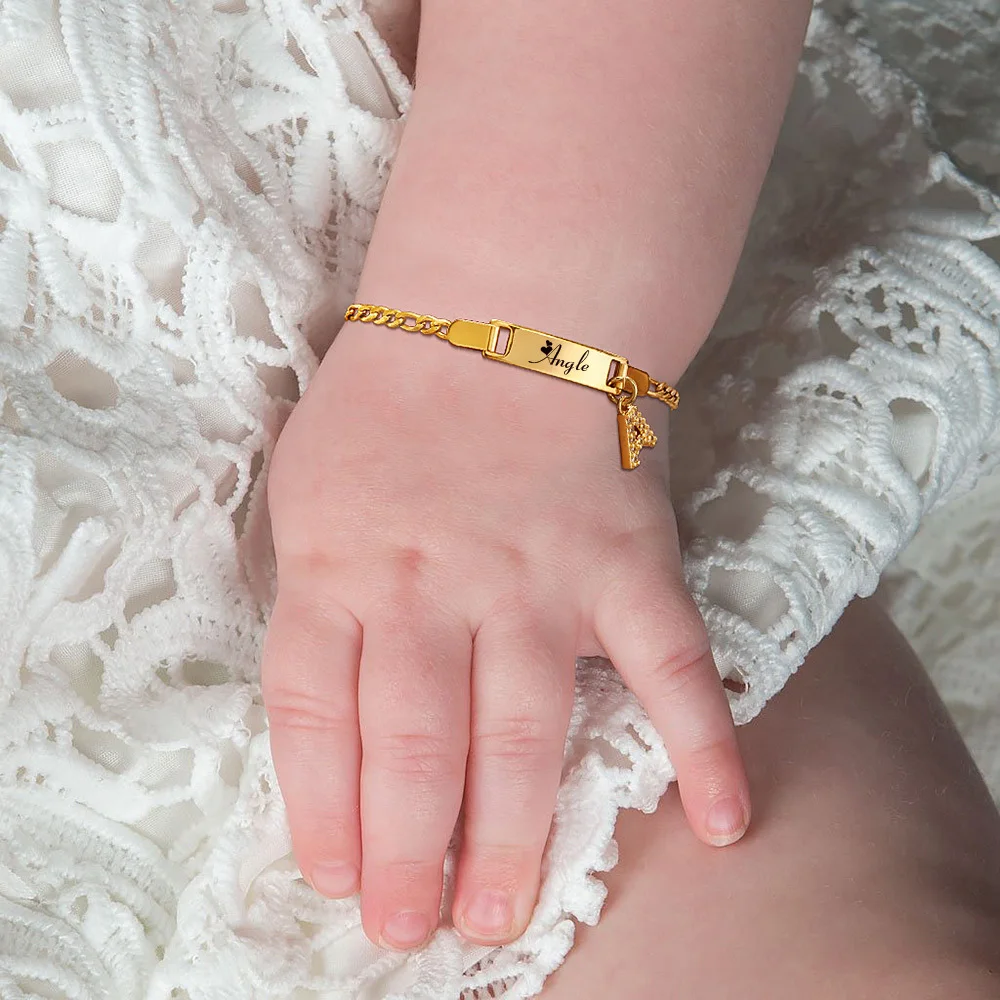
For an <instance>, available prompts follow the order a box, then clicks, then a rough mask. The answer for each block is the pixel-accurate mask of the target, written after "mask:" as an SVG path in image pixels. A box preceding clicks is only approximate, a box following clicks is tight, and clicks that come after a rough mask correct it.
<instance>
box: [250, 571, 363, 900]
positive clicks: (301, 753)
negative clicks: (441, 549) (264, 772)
mask: <svg viewBox="0 0 1000 1000" xmlns="http://www.w3.org/2000/svg"><path fill="white" fill-rule="evenodd" d="M360 654H361V626H360V625H359V624H358V622H357V620H356V619H355V618H354V616H353V615H352V614H351V613H350V612H349V611H348V610H347V609H346V608H344V607H342V606H341V605H340V604H338V603H337V602H335V601H328V602H323V601H321V600H319V599H318V598H317V596H316V595H315V594H312V595H310V596H309V597H308V598H306V597H304V596H302V595H299V594H296V592H295V591H293V590H291V589H285V590H282V591H280V593H279V595H278V599H277V602H276V604H275V606H274V611H273V613H272V615H271V622H270V625H269V626H268V631H267V636H266V639H265V642H264V657H263V662H262V665H261V679H262V687H263V696H264V707H265V708H266V710H267V715H268V722H269V726H270V738H271V753H272V756H273V758H274V768H275V772H276V773H277V776H278V783H279V785H280V787H281V794H282V797H283V798H284V800H285V806H286V809H287V811H288V823H289V826H290V828H291V832H292V844H293V847H294V851H295V857H296V860H297V861H298V863H299V867H300V868H301V870H302V873H303V875H305V877H306V878H307V879H308V880H309V882H310V883H311V884H312V886H313V888H315V889H316V890H317V891H318V892H321V893H323V895H326V896H334V897H340V896H348V895H350V894H351V893H353V892H357V890H358V887H359V884H360V875H361V818H360V809H359V800H358V784H359V773H360V768H361V742H360V736H359V732H358V711H357V677H358V660H359V657H360Z"/></svg>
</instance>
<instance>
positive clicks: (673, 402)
mask: <svg viewBox="0 0 1000 1000" xmlns="http://www.w3.org/2000/svg"><path fill="white" fill-rule="evenodd" d="M646 395H647V396H652V397H653V399H658V400H660V401H661V402H663V403H666V404H667V406H669V407H670V409H671V410H676V409H677V406H678V404H679V403H680V401H681V394H680V393H679V392H678V391H677V390H676V389H675V388H674V387H673V386H672V385H667V383H666V382H657V381H656V379H655V378H651V379H650V380H649V389H648V390H647V391H646Z"/></svg>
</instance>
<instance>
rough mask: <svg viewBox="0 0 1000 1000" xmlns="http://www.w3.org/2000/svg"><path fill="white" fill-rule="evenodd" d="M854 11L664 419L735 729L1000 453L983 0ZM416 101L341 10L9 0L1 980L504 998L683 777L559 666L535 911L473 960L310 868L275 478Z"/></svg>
mask: <svg viewBox="0 0 1000 1000" xmlns="http://www.w3.org/2000/svg"><path fill="white" fill-rule="evenodd" d="M866 7H867V5H863V6H862V8H861V14H860V16H856V14H855V13H854V12H852V11H851V10H849V9H848V8H847V7H846V6H844V5H843V4H842V3H839V2H838V3H830V4H827V5H824V6H821V7H820V9H818V10H817V12H816V14H815V16H814V19H813V22H812V25H811V28H810V35H809V40H808V45H807V48H806V51H805V54H804V58H803V61H802V66H801V72H800V74H799V79H798V86H797V90H796V94H795V97H794V99H793V102H792V107H791V110H790V112H789V116H788V121H787V125H786V128H785V130H784V133H783V137H782V141H781V145H780V148H779V151H778V154H777V156H776V160H775V164H774V167H773V170H772V172H771V175H770V178H769V181H768V185H767V188H766V191H765V193H764V196H763V199H762V203H761V208H760V211H759V213H758V217H757V220H756V222H755V225H754V228H753V231H752V233H751V237H750V242H749V245H748V248H747V252H746V254H745V256H744V261H743V265H742V267H741V270H740V273H739V275H738V277H737V281H736V284H735V286H734V290H733V294H732V296H731V298H730V302H729V303H728V305H727V309H726V311H725V313H724V315H723V317H722V319H721V320H720V323H719V325H718V329H717V331H716V333H715V334H714V335H713V339H712V341H710V343H709V345H708V346H707V347H706V349H705V351H703V353H702V355H701V356H700V357H699V359H698V361H697V363H696V365H695V366H694V368H693V370H692V371H691V373H690V374H689V376H688V378H687V380H686V382H687V384H686V386H685V387H683V388H685V389H686V390H687V391H686V392H685V399H686V400H687V402H686V404H685V407H684V408H682V409H681V410H680V411H679V412H678V414H677V415H676V419H675V421H674V429H673V431H672V434H671V438H672V451H673V457H674V459H675V470H674V484H673V488H674V490H675V494H676V501H677V506H678V509H679V511H680V512H681V521H682V530H683V531H684V535H685V548H686V566H687V571H688V579H689V583H690V585H691V587H692V589H693V592H694V593H695V594H696V596H697V597H698V599H699V601H700V602H701V606H702V608H703V611H704V613H705V616H706V620H707V622H708V624H709V628H710V630H711V633H712V635H713V638H714V641H715V644H716V652H717V654H718V658H719V662H720V664H721V665H722V666H723V668H724V669H725V670H727V671H736V670H739V671H741V672H742V674H743V675H744V676H745V678H746V680H747V681H748V682H749V689H748V690H747V691H746V692H745V693H744V694H740V695H736V694H734V695H733V708H734V712H735V714H736V717H737V719H738V720H739V721H740V722H745V721H747V720H749V719H750V718H752V717H753V716H754V715H755V714H756V713H757V712H758V711H759V710H760V709H761V707H762V706H763V705H764V703H765V701H766V700H767V699H768V698H769V697H770V696H771V695H773V694H774V693H775V692H776V691H778V690H779V689H780V688H781V686H782V685H783V684H784V683H785V681H786V680H787V679H788V677H789V675H790V674H791V673H792V672H793V671H794V670H795V669H796V667H797V666H798V665H799V664H800V663H801V662H802V660H803V658H804V656H805V654H806V653H807V652H808V650H809V649H810V648H811V647H812V646H813V645H815V643H816V642H817V641H818V640H819V639H820V637H821V636H822V635H824V634H825V633H826V632H827V631H828V630H829V628H830V627H831V626H832V624H833V623H834V621H835V620H836V618H837V617H838V615H839V614H840V613H841V611H842V610H843V608H844V606H845V605H846V603H847V602H848V601H849V600H850V599H851V598H852V597H853V596H854V595H855V594H858V593H870V592H871V591H873V590H874V588H875V586H876V583H877V582H878V579H879V575H880V573H881V572H882V570H883V569H884V568H885V567H886V566H887V565H888V564H889V562H890V561H891V560H892V559H894V558H895V557H896V556H897V555H898V554H899V553H900V551H901V550H902V549H903V547H904V545H905V543H906V542H907V540H908V539H909V538H910V536H911V535H912V534H913V532H914V531H915V530H916V528H917V526H918V525H919V523H920V521H921V519H922V518H923V517H924V515H925V514H927V513H928V512H929V511H930V510H931V509H932V508H935V507H937V506H939V505H940V504H941V503H942V502H943V501H944V500H946V499H948V498H951V497H956V496H958V495H960V494H962V493H963V492H965V491H967V490H968V489H969V488H970V487H971V486H972V485H973V484H974V483H975V482H976V480H977V478H978V477H979V476H980V474H981V473H982V472H983V471H985V470H986V469H987V468H988V467H989V466H990V465H991V464H992V463H994V462H995V460H996V455H997V445H998V443H1000V438H998V428H1000V343H998V341H1000V332H998V321H1000V268H998V266H997V265H996V263H995V261H994V260H993V259H991V257H990V254H991V253H992V254H993V255H994V256H1000V254H998V253H997V248H998V247H1000V242H998V241H1000V199H998V197H997V196H996V195H995V194H993V193H991V191H990V186H992V187H994V188H996V187H997V186H998V184H997V180H998V177H1000V125H998V123H1000V113H998V111H1000V108H998V96H997V95H1000V81H998V80H997V78H996V77H997V74H1000V29H998V27H997V24H998V19H997V17H996V7H995V3H994V2H993V0H979V6H976V4H975V3H973V2H963V3H958V2H957V0H954V2H952V4H951V5H950V6H948V8H947V9H945V7H944V6H943V5H942V9H941V10H940V11H937V12H934V10H933V8H931V7H927V8H926V9H925V8H924V7H923V6H922V4H921V0H905V2H904V0H892V2H887V0H878V3H876V2H875V0H871V8H872V9H871V11H868V10H866ZM904 13H905V14H906V20H905V23H906V24H907V26H908V28H907V31H906V32H905V34H904V33H901V30H900V29H899V28H898V27H897V24H902V23H904V22H903V19H902V14H904ZM970 25H971V26H973V27H975V31H970V30H969V26H970ZM886 59H889V60H892V59H898V61H899V62H900V63H901V64H902V65H905V66H906V67H907V70H908V72H912V73H914V74H916V75H917V76H918V77H919V82H920V84H921V85H922V86H923V87H924V89H925V92H926V93H927V94H928V95H929V102H925V100H924V98H923V97H922V94H921V91H920V90H918V88H917V86H916V85H915V84H914V83H913V82H911V80H910V79H909V78H908V77H907V76H904V75H903V74H902V73H901V72H899V71H898V70H896V69H893V68H892V66H891V65H890V63H888V62H886V61H885V60H886ZM941 66H946V67H947V69H948V72H946V73H945V72H943V71H942V72H941V80H940V81H938V79H937V75H936V74H937V73H938V71H939V69H940V67H941ZM991 73H992V74H993V77H994V78H993V80H992V82H991V80H990V74H991ZM937 84H939V86H937V89H935V86H936V85H937ZM410 94H411V90H410V84H409V83H408V81H407V79H406V77H405V76H404V75H403V74H402V73H401V72H400V70H399V68H398V65H397V63H396V62H395V61H394V59H393V56H392V53H391V51H390V50H389V47H388V45H387V44H386V42H385V41H384V40H383V39H382V37H381V36H380V35H379V34H378V33H377V32H376V30H375V28H374V26H373V24H372V22H371V20H370V18H369V17H368V15H367V13H366V12H365V11H364V10H363V9H362V7H361V6H360V0H225V2H218V3H215V4H212V3H210V2H208V0H183V2H181V0H144V2H142V3H135V2H129V0H102V2H100V3H94V2H92V0H60V2H59V3H58V5H57V4H56V3H55V0H0V560H2V565H0V620H2V623H3V629H2V630H0V706H2V708H0V996H2V997H3V998H4V1000H21V998H24V997H35V996H39V997H41V996H44V997H47V998H52V997H58V998H66V1000H69V998H72V1000H91V998H94V1000H96V998H113V1000H131V998H136V997H146V998H150V1000H153V998H157V1000H159V998H168V997H170V998H176V1000H222V998H224V997H234V998H237V997H238V998H240V1000H264V998H267V1000H272V998H273V1000H277V998H286V997H291V996H295V997H297V998H330V1000H388V998H395V1000H403V998H405V1000H456V998H458V997H459V996H460V995H461V996H463V997H465V998H471V997H476V998H479V997H483V996H487V995H489V996H497V995H503V996H504V997H505V998H508V1000H515V998H521V997H527V996H530V995H533V994H535V993H536V992H537V991H538V990H539V989H540V987H541V984H542V982H543V981H544V978H545V976H546V975H547V974H548V973H549V972H550V971H551V970H552V969H553V968H555V967H556V966H557V965H558V964H559V963H560V962H561V960H562V958H563V957H564V955H565V953H566V951H567V950H568V949H569V947H570V946H571V943H572V939H573V927H574V920H582V921H585V922H594V921H596V920H597V917H598V914H599V910H600V907H601V903H602V900H603V894H604V890H603V887H602V885H601V883H600V882H599V881H598V880H597V879H596V878H594V877H593V874H592V873H593V872H595V871H597V872H599V871H603V870H607V869H608V868H609V867H611V866H612V865H613V864H614V862H615V845H614V841H613V840H612V831H613V825H614V821H615V817H616V815H617V811H618V809H619V808H622V807H632V808H641V809H645V810H649V809H652V808H653V807H654V806H655V804H656V802H657V799H658V797H659V796H660V794H661V793H662V791H663V790H664V788H665V787H666V784H667V783H668V781H669V780H670V779H671V778H672V775H673V772H672V770H671V767H670V764H669V761H668V760H667V758H666V756H665V754H664V752H663V749H662V746H661V745H660V744H659V742H658V740H657V738H656V736H655V733H654V732H653V731H652V729H651V727H650V726H649V724H648V722H647V721H646V719H645V717H644V716H643V714H642V713H641V711H640V710H639V709H638V708H637V706H636V705H635V703H634V701H633V700H632V699H631V697H630V696H629V695H628V694H627V693H626V692H625V691H624V690H623V688H622V687H621V685H620V684H619V682H618V681H617V679H616V678H615V676H614V674H613V673H612V672H610V671H609V670H607V669H606V665H605V664H603V663H601V662H598V661H592V662H587V663H581V664H580V666H579V673H578V690H577V701H576V710H575V713H574V716H573V722H572V730H571V733H570V739H569V742H568V746H567V757H566V767H565V772H564V781H563V785H562V789H561V792H560V797H559V805H558V811H557V816H556V821H555V826H554V831H553V836H552V838H551V843H550V846H549V849H548V852H547V857H546V868H545V877H544V882H543V887H542V892H541V898H540V902H539V905H538V907H537V910H536V913H535V916H534V919H533V922H532V924H531V927H530V928H529V930H528V931H527V933H526V934H525V935H524V936H523V937H522V939H521V940H520V941H518V942H516V943H515V944H514V945H511V946H509V947H506V948H503V949H499V950H496V951H493V952H488V951H487V950H486V949H482V948H475V947H472V946H469V945H467V944H464V943H463V942H462V941H461V940H460V939H459V938H458V937H457V935H455V934H454V932H452V931H450V930H448V929H445V930H442V931H440V932H439V933H438V934H437V936H436V937H435V938H434V940H433V941H432V942H431V944H430V945H429V946H428V947H427V948H426V949H425V950H423V951H422V952H420V953H419V954H417V955H413V956H410V957H403V956H399V955H396V954H390V953H385V952H381V951H380V950H379V949H377V948H375V947H374V946H372V945H370V944H369V943H368V942H367V941H366V939H365V938H364V935H363V934H362V932H361V929H360V926H359V917H358V908H357V903H356V901H355V900H347V901H341V902H335V901H327V900H322V899H320V898H319V897H318V896H317V895H316V894H314V893H313V892H312V891H311V890H310V889H308V888H307V887H306V886H305V884H304V883H303V882H302V880H301V878H300V877H299V874H298V871H297V869H296V868H295V866H294V863H293V861H292V860H291V857H290V854H289V848H290V843H289V838H288V833H287V829H286V826H285V818H284V813H283V810H282V805H281V800H280V796H279V794H278V791H277V786H276V784H275V781H274V775H273V772H272V770H271V763H270V756H269V750H268V743H267V733H266V728H265V722H264V717H263V711H262V709H261V707H260V697H259V689H258V686H257V667H258V658H259V649H260V640H261V635H262V631H263V627H264V623H265V620H266V613H267V609H268V606H269V601H270V598H271V581H272V572H271V570H272V567H271V562H270V553H269V547H268V535H267V529H266V512H265V511H264V509H263V491H262V470H265V469H266V463H267V457H268V455H269V454H270V450H271V447H272V445H273V443H274V440H275V437H276V435H277V432H278V430H279V428H280V426H281V424H282V422H283V420H284V418H285V417H286V416H287V414H288V412H289V409H290V407H291V406H292V405H293V402H294V400H295V399H296V398H297V396H298V394H299V393H300V392H301V390H302V388H303V387H304V386H305V384H306V383H307V382H308V380H309V377H310V375H311V374H312V372H313V371H314V370H315V367H316V364H317V356H318V355H319V354H321V353H322V351H323V349H324V348H325V346H326V344H327V340H328V338H329V337H330V336H331V335H332V333H333V332H334V331H335V329H336V327H337V321H336V316H337V314H338V312H340V311H341V310H342V309H343V308H344V307H345V306H346V304H347V303H348V302H349V301H350V300H351V297H352V294H351V293H352V291H353V289H354V287H355V286H356V283H357V280H358V276H359V273H360V268H361V264H362V261H363V257H364V250H365V246H366V244H367V240H368V237H369V235H370V232H371V227H372V223H373V220H374V215H375V212H376V210H377V207H378V204H379V198H380V195H381V192H382V190H383V186H384V183H385V180H386V176H387V172H388V168H389V165H390V164H391V161H392V158H393V155H394V152H395V149H396V147H397V143H398V140H399V136H400V130H401V127H402V122H403V119H404V118H405V113H406V110H407V108H408V106H409V99H410ZM963 109H965V110H964V111H963ZM932 126H933V127H936V128H937V138H936V140H931V139H930V138H929V136H930V135H931V134H932V133H931V129H932ZM935 143H939V144H943V145H935ZM945 148H946V149H947V150H949V151H950V157H949V155H946V153H945V152H943V151H942V150H943V149H945ZM956 164H960V166H958V165H956ZM973 177H975V178H976V180H973V179H972V178H973ZM956 509H957V508H956ZM976 544H977V545H978V543H976ZM959 551H962V552H964V551H966V549H964V548H963V549H960V550H959ZM976 551H979V550H978V548H977V549H976ZM955 600H956V601H958V602H959V603H960V604H961V602H962V601H964V597H962V596H961V595H960V594H959V596H957V597H956V598H955ZM962 606H963V607H967V606H966V605H962ZM914 607H915V608H918V607H919V605H918V604H914ZM969 613H970V614H972V610H971V609H970V610H969ZM984 613H985V612H984ZM915 614H917V615H918V616H919V614H920V612H919V610H917V611H916V612H915ZM965 690H966V693H971V692H972V691H973V690H974V688H972V687H969V688H966V689H965ZM487 987H490V990H489V992H487V989H486V988H487ZM463 991H464V992H463Z"/></svg>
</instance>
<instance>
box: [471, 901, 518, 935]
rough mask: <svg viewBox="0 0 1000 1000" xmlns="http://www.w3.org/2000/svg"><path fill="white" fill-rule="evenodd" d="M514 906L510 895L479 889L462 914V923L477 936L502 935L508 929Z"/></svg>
mask: <svg viewBox="0 0 1000 1000" xmlns="http://www.w3.org/2000/svg"><path fill="white" fill-rule="evenodd" d="M513 919H514V907H513V906H512V905H511V901H510V895H509V894H508V893H506V892H497V891H496V890H494V889H480V890H479V891H478V892H477V893H475V895H474V896H473V897H472V900H471V901H470V902H469V905H468V906H467V907H466V908H465V912H464V913H463V914H462V924H463V925H464V926H465V927H466V928H467V929H468V930H470V931H471V932H472V933H473V934H475V935H476V936H478V937H485V938H495V937H503V936H504V935H505V934H507V932H508V931H509V930H510V925H511V923H512V921H513Z"/></svg>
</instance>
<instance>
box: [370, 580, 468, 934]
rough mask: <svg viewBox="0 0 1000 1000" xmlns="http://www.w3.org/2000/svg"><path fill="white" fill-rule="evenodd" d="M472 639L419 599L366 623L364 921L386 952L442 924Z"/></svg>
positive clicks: (460, 781)
mask: <svg viewBox="0 0 1000 1000" xmlns="http://www.w3.org/2000/svg"><path fill="white" fill-rule="evenodd" d="M471 658H472V636H471V633H470V630H469V628H468V626H467V624H465V623H464V622H461V621H458V620H457V619H456V620H443V619H442V618H441V617H440V613H439V612H438V611H436V610H435V609H434V608H433V607H430V606H425V605H423V604H421V603H420V602H419V601H418V599H416V598H415V599H414V601H413V603H411V604H409V605H408V606H405V607H400V606H395V607H383V608H380V609H379V610H378V611H377V612H376V613H375V615H374V617H373V618H368V617H366V618H365V621H364V641H363V643H362V649H361V673H360V680H359V710H360V717H361V739H362V746H363V760H362V769H361V830H362V875H361V918H362V923H363V925H364V928H365V932H366V933H367V934H368V936H369V937H370V938H371V939H372V940H373V941H375V942H377V943H379V944H382V945H384V946H386V947H389V948H395V949H408V948H415V947H417V946H418V945H420V944H422V943H423V942H424V941H425V940H426V939H427V937H428V936H429V935H430V933H431V931H432V930H433V929H434V928H435V927H436V926H437V923H438V918H439V916H440V908H441V888H442V885H441V883H442V873H443V867H444V856H445V851H446V850H447V848H448V842H449V841H450V839H451V836H452V834H453V832H454V829H455V822H456V820H457V818H458V813H459V809H460V808H461V804H462V792H463V788H464V785H465V764H466V757H467V754H468V748H469V671H470V665H471Z"/></svg>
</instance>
